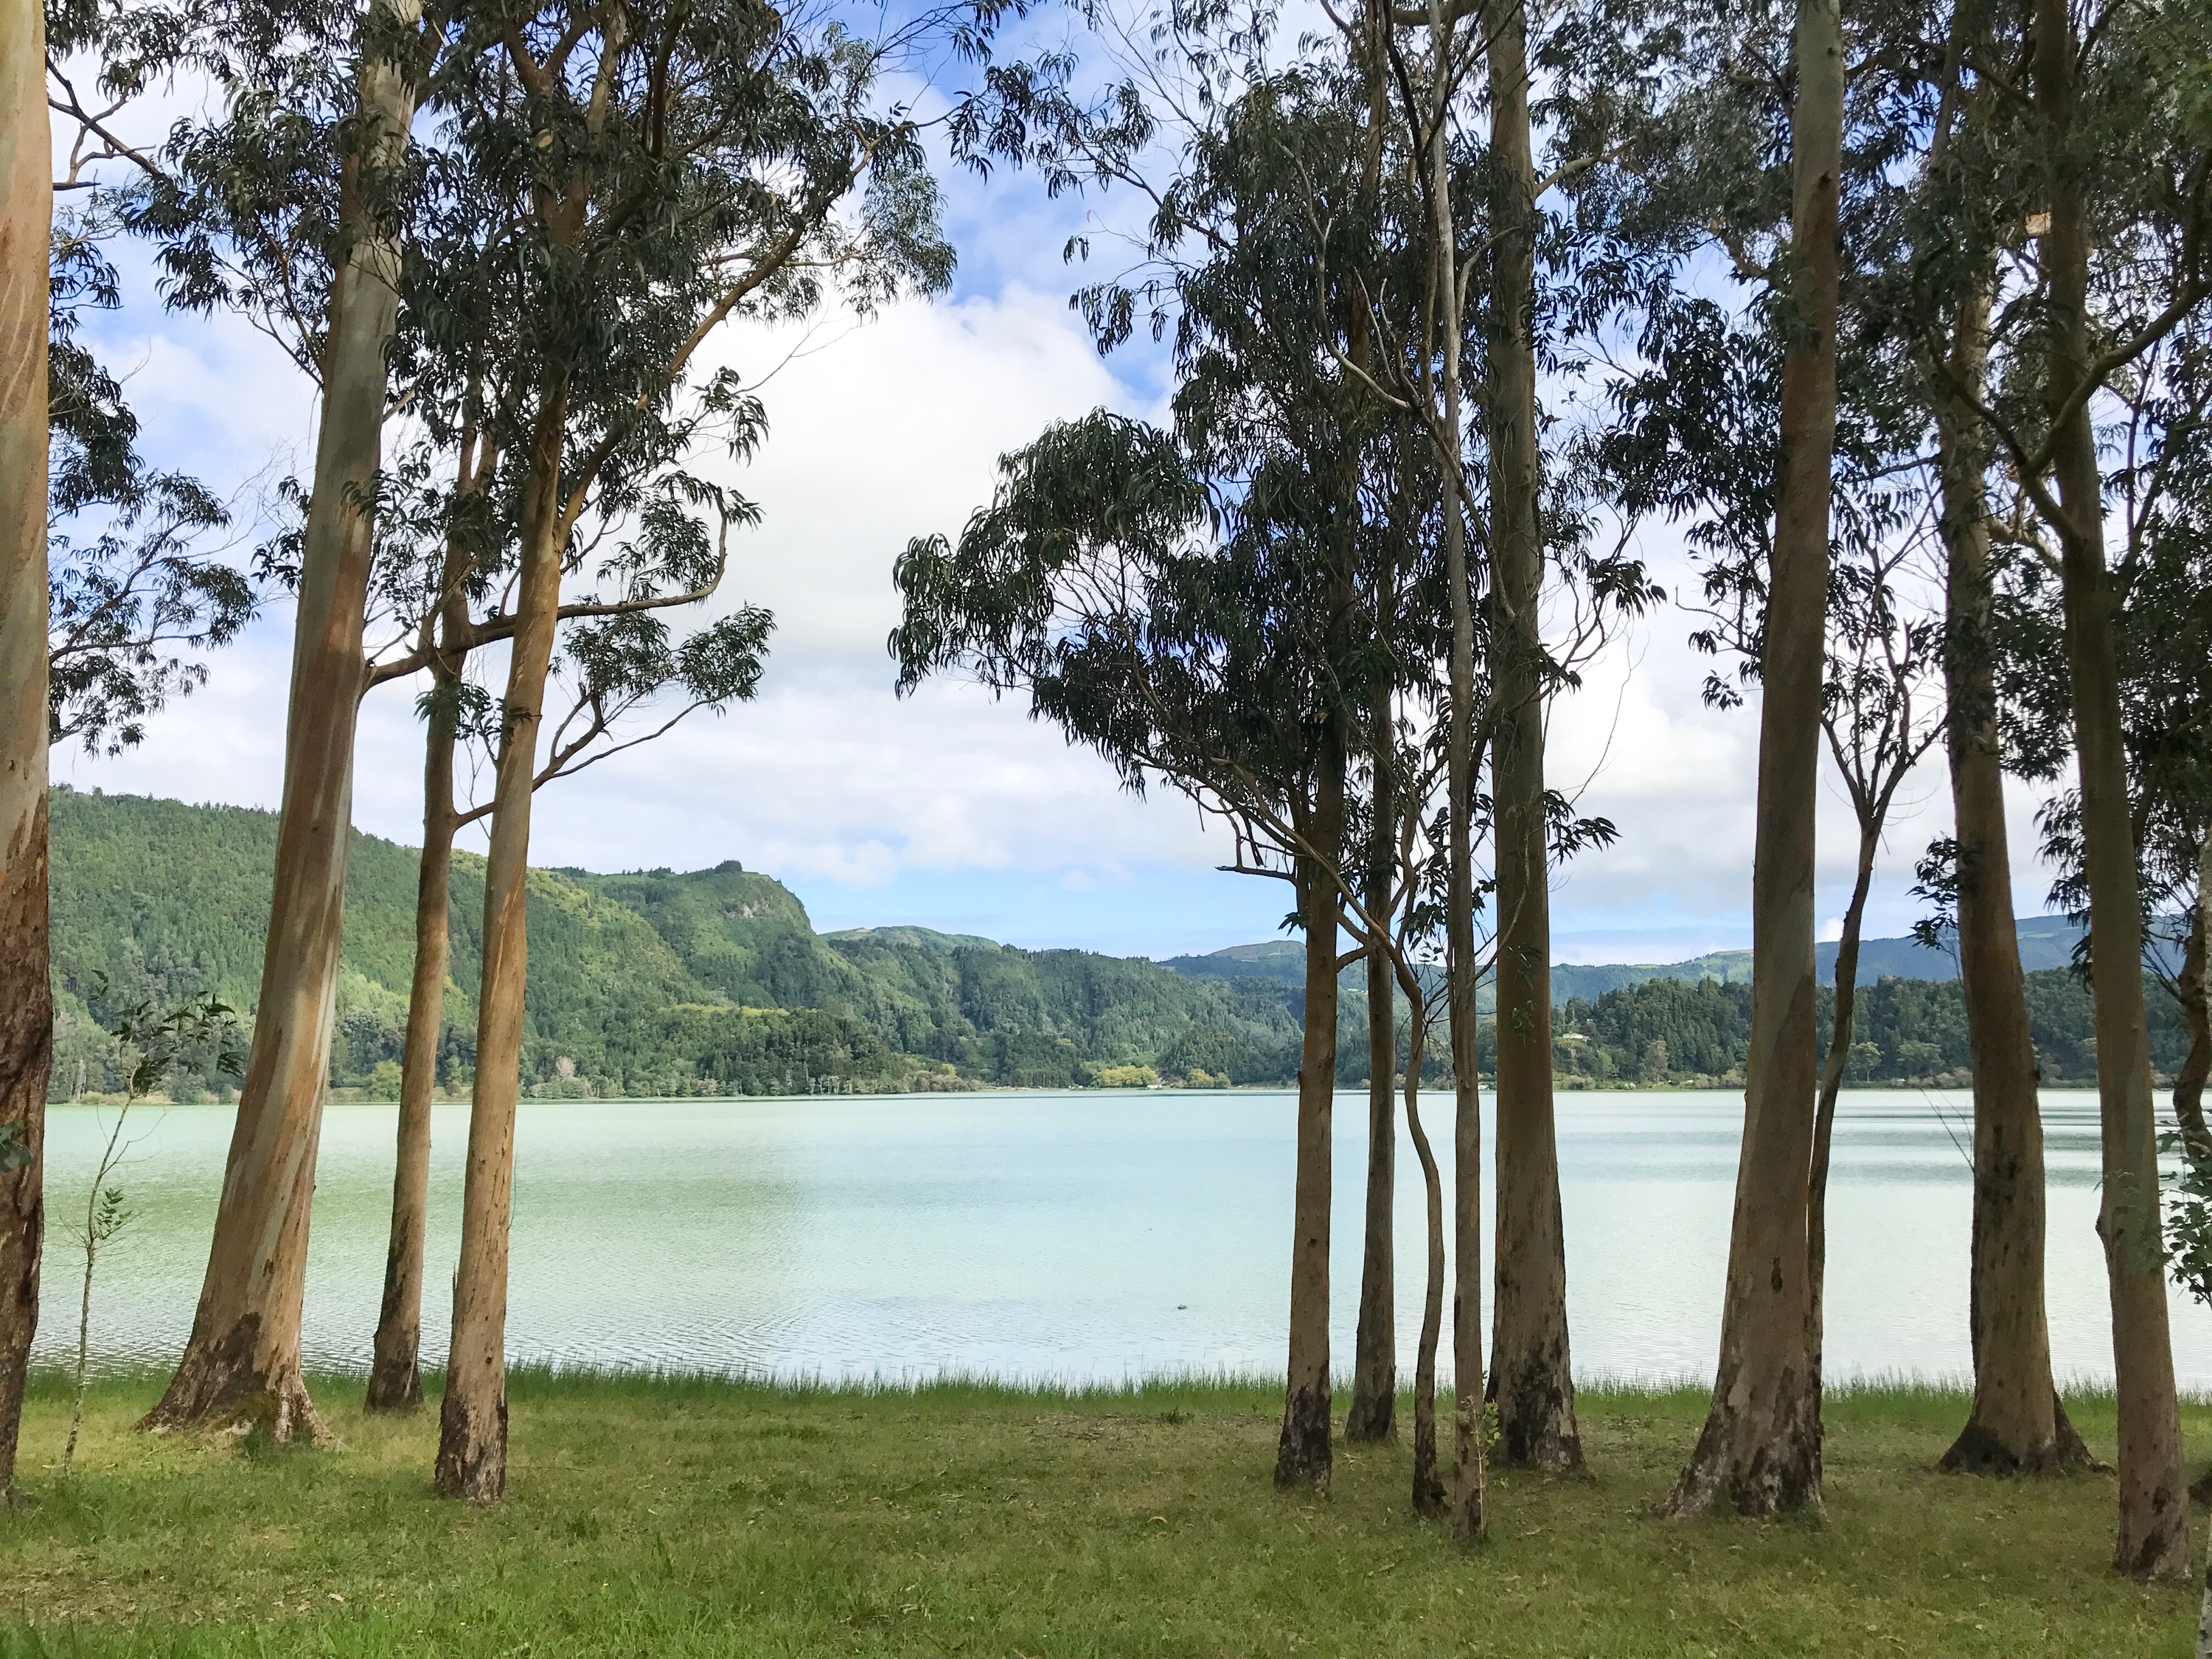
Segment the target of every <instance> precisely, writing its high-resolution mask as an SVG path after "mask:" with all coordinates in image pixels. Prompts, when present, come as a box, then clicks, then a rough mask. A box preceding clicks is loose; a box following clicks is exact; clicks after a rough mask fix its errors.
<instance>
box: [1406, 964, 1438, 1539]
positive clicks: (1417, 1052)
mask: <svg viewBox="0 0 2212 1659" xmlns="http://www.w3.org/2000/svg"><path fill="white" fill-rule="evenodd" d="M1407 996H1408V998H1409V1000H1411V1001H1412V1002H1413V1007H1414V1016H1413V1039H1412V1042H1411V1043H1410V1045H1409V1053H1408V1054H1407V1060H1406V1129H1407V1133H1409V1134H1411V1135H1412V1136H1413V1156H1414V1157H1415V1158H1419V1160H1420V1163H1421V1186H1422V1190H1423V1192H1424V1193H1425V1194H1426V1197H1427V1200H1428V1204H1427V1212H1426V1213H1427V1222H1428V1247H1429V1248H1428V1274H1427V1277H1426V1279H1425V1280H1424V1281H1423V1287H1422V1291H1421V1334H1420V1338H1419V1342H1418V1343H1417V1345H1416V1346H1415V1348H1414V1351H1413V1512H1414V1513H1415V1514H1416V1515H1431V1516H1434V1515H1442V1514H1443V1511H1444V1483H1443V1476H1442V1475H1441V1474H1439V1473H1438V1472H1437V1342H1438V1341H1439V1340H1440V1339H1441V1338H1442V1336H1443V1322H1444V1188H1443V1179H1442V1177H1441V1176H1439V1175H1438V1174H1437V1155H1436V1152H1435V1150H1434V1149H1433V1148H1432V1147H1431V1146H1430V1145H1429V1132H1428V1131H1427V1130H1426V1129H1425V1128H1423V1127H1421V1055H1422V1053H1423V1050H1424V1048H1425V1043H1424V1042H1423V1039H1422V1033H1421V1017H1420V1012H1419V1010H1420V1006H1421V1005H1420V992H1419V987H1418V984H1417V985H1416V986H1415V987H1414V988H1413V989H1412V990H1411V991H1409V992H1408V993H1407Z"/></svg>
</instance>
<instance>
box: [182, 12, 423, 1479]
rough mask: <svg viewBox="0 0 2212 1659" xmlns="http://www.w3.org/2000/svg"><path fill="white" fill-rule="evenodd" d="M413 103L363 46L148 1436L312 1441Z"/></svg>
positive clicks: (317, 1431)
mask: <svg viewBox="0 0 2212 1659" xmlns="http://www.w3.org/2000/svg"><path fill="white" fill-rule="evenodd" d="M375 3H376V5H377V7H378V8H379V9H380V12H381V14H382V15H381V16H379V17H375V18H373V19H372V20H371V21H374V22H375V23H376V24H377V25H378V26H379V27H383V28H389V27H402V28H404V27H412V26H413V25H414V24H415V23H416V22H417V21H419V19H420V17H421V15H422V7H421V0H375ZM413 96H414V95H413V92H412V89H411V88H410V84H409V82H408V81H407V79H406V77H405V76H404V75H403V74H402V73H401V72H400V71H399V70H398V68H397V67H396V66H395V65H393V64H390V63H388V62H386V61H383V60H380V59H376V58H370V57H368V55H367V53H366V52H364V56H363V61H362V69H361V87H360V94H359V104H360V112H361V116H362V127H363V130H364V133H365V137H363V139H362V149H361V150H360V151H359V152H358V154H357V155H356V157H355V158H354V159H353V160H351V161H349V162H348V164H347V178H346V179H345V181H344V184H343V189H342V192H341V194H342V206H341V213H342V216H343V221H344V223H345V225H346V228H347V229H348V231H349V234H350V235H351V238H352V247H351V252H350V253H349V256H348V258H347V260H346V263H345V264H344V265H343V267H342V268H341V269H340V270H339V272H338V275H337V280H336V283H335V284H334V286H333V288H332V290H331V332H330V339H329V343H328V344H327V345H326V347H325V353H324V362H323V405H322V424H321V430H320V433H319V435H318V439H317V443H316V452H315V474H314V489H313V495H312V498H311V500H310V502H309V506H308V510H307V532H306V541H305V544H304V547H303V550H302V552H301V574H300V597H299V614H298V623H297V626H296V629H295V635H294V644H293V655H292V685H291V701H290V711H289V721H288V724H287V727H286V731H285V746H284V787H283V800H282V807H281V811H280V816H279V817H278V820H277V829H276V882H275V886H274V889H273V890H272V893H271V896H270V914H269V938H268V945H267V947H266V951H265V953H264V957H263V959H262V970H261V992H260V998H259V1000H258V1003H257V1004H256V1006H255V1009H254V1020H253V1043H252V1052H251V1054H250V1056H249V1058H248V1060H247V1063H246V1079H245V1086H244V1087H243V1088H242V1089H241V1090H240V1092H239V1102H238V1120H237V1125H236V1128H235V1130H234V1133H233V1135H232V1138H231V1143H230V1152H229V1157H228V1161H227V1163H226V1164H225V1166H224V1170H223V1183H222V1200H221V1203H220V1206H219V1207H218V1208H217V1210H216V1225H215V1239H214V1243H213V1244H212V1246H211V1247H210V1250H209V1253H208V1267H207V1276H206V1279H205V1280H204V1284H203V1285H202V1288H201V1291H200V1300H199V1307H198V1310H197V1313H196V1314H195V1316H194V1317H193V1321H192V1333H191V1339H190V1340H189V1341H188V1342H187V1343H186V1345H185V1352H184V1357H183V1358H182V1359H181V1360H180V1361H179V1363H178V1366H177V1372H176V1376H174V1377H173V1379H172V1380H171V1382H170V1383H169V1387H168V1389H167V1392H166V1393H165V1394H164V1395H162V1396H161V1402H160V1403H159V1404H158V1405H156V1406H155V1408H154V1409H153V1411H152V1412H150V1413H148V1415H147V1418H146V1425H147V1426H149V1427H164V1426H172V1425H183V1424H189V1423H197V1422H206V1421H210V1420H213V1419H222V1420H224V1421H250V1422H252V1423H254V1424H256V1425H260V1426H262V1427H264V1428H265V1429H266V1430H267V1431H268V1432H269V1433H270V1435H271V1436H272V1437H274V1438H276V1439H277V1440H279V1441H284V1440H289V1439H290V1438H291V1437H293V1436H294V1435H295V1434H300V1433H305V1434H307V1436H309V1437H313V1438H317V1439H320V1438H322V1437H324V1431H323V1428H322V1424H321V1420H320V1419H319V1418H318V1417H317V1415H316V1413H315V1409H314V1406H313V1402H311V1401H309V1399H308V1397H307V1383H306V1379H305V1378H304V1377H303V1376H301V1370H300V1316H301V1297H302V1294H303V1292H304V1289H305V1277H306V1271H307V1218H308V1206H309V1203H310V1201H311V1200H312V1199H313V1193H314V1180H315V1149H316V1143H317V1140H318V1139H319V1135H320V1133H321V1129H322V1113H323V1103H324V1099H325V1093H326V1091H327V1089H328V1087H329V1082H330V1048H331V1016H332V1014H333V1012H335V1009H336V1006H337V972H338V945H339V933H340V928H341V925H342V921H343V914H344V907H345V881H346V855H347V852H348V845H347V843H348V841H349V836H350V833H351V829H352V823H353V756H354V735H355V723H356V716H357V714H358V710H359V707H360V702H361V696H362V690H363V688H364V686H365V684H366V680H367V665H366V662H365V659H364V658H363V655H362V629H363V627H364V625H365V620H366V611H367V605H368V581H369V568H370V563H371V559H372V553H373V547H372V542H373V531H374V526H373V525H372V523H371V521H370V518H369V515H368V511H367V510H366V507H365V505H364V503H365V501H367V500H368V498H369V495H370V494H371V492H372V491H373V489H374V483H375V479H376V476H377V472H378V470H379V468H380V465H381V458H382V448H383V442H382V441H383V428H384V405H385V398H386V362H385V353H386V348H387V347H388V345H389V344H390V343H391V339H392V325H393V321H394V319H395V317H396V315H397V312H398V294H397V292H396V289H395V284H396V283H397V282H398V270H399V254H398V247H397V246H396V245H395V243H394V241H393V240H392V236H391V235H390V234H389V232H388V230H387V229H386V227H385V226H384V225H383V223H382V222H380V219H379V217H378V216H377V215H376V213H375V212H374V210H373V209H372V207H371V205H370V204H371V202H372V201H373V200H374V197H375V196H376V195H377V194H378V192H377V191H375V190H374V189H372V188H370V186H369V184H368V181H367V180H364V179H363V178H362V173H363V172H365V171H366V172H369V173H372V174H373V173H375V172H377V171H380V170H382V169H383V168H385V167H388V166H390V165H392V164H393V163H394V162H396V161H397V160H398V156H399V154H400V153H401V151H402V150H403V149H404V145H405V143H406V135H407V130H408V126H409V125H410V122H411V121H412V119H413V116H414V101H413Z"/></svg>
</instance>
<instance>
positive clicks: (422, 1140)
mask: <svg viewBox="0 0 2212 1659" xmlns="http://www.w3.org/2000/svg"><path fill="white" fill-rule="evenodd" d="M478 436H479V435H478V432H477V428H475V427H474V426H473V425H471V427H470V428H469V429H468V430H467V432H466V433H465V435H464V436H463V438H462V441H461V446H460V450H461V459H460V477H459V480H458V482H457V483H456V485H455V488H454V495H455V496H456V506H457V510H458V508H459V501H460V498H463V497H472V496H479V495H482V493H483V488H484V485H485V483H487V481H488V480H489V477H490V475H491V471H492V468H493V465H494V463H495V447H494V446H492V445H490V444H489V443H486V444H485V446H484V447H483V451H482V453H479V451H478V448H477V442H478ZM473 562H474V561H473V560H472V558H471V555H470V552H469V548H468V544H467V541H466V538H465V536H464V535H463V533H462V531H461V528H460V526H459V523H458V522H456V524H455V525H454V526H453V527H452V528H451V529H449V530H448V532H447V538H446V552H445V559H444V562H443V565H442V568H441V569H440V571H439V576H438V581H439V587H438V599H439V602H438V606H437V611H436V614H435V617H434V618H433V619H432V622H431V624H430V625H431V626H432V627H433V628H435V629H437V630H438V633H437V634H436V635H435V638H436V639H437V641H438V642H439V648H438V650H437V652H436V653H435V654H434V655H433V657H432V659H431V662H430V674H431V679H432V688H431V695H430V699H429V707H428V720H427V725H428V734H427V736H426V737H425V738H424V741H423V748H422V868H421V871H420V872H419V873H418V875H417V876H416V884H415V976H414V982H413V984H412V985H411V986H410V988H409V993H408V999H407V1048H406V1053H405V1054H404V1058H403V1059H402V1060H401V1063H400V1071H399V1145H398V1158H396V1159H395V1161H394V1164H393V1168H392V1237H391V1241H390V1243H389V1244H388V1245H387V1246H386V1249H385V1256H384V1302H383V1305H382V1307H381V1308H380V1310H379V1311H378V1314H377V1320H376V1343H375V1349H374V1358H373V1360H372V1361H371V1362H370V1365H369V1371H368V1399H367V1401H366V1402H365V1403H366V1405H367V1407H368V1409H369V1410H370V1411H373V1412H374V1411H385V1412H404V1411H413V1410H414V1409H415V1408H416V1407H417V1406H419V1405H421V1404H422V1363H421V1353H422V1249H423V1240H424V1238H425V1237H426V1236H427V1233H428V1227H429V1214H430V1108H431V1103H432V1102H433V1099H434V1098H435V1095H436V1092H437V1085H438V1042H439V1039H440V1037H441V1036H443V1034H444V1031H445V1018H446V973H447V966H448V964H449V962H450V959H451V957H452V953H453V942H452V920H453V918H452V908H453V906H452V900H451V894H452V890H453V839H454V836H456V835H457V834H458V833H459V829H460V814H459V811H458V810H456V808H455V807H454V805H453V747H454V744H455V742H456V740H457V739H458V738H459V725H460V689H461V670H462V667H463V665H465V662H466V659H467V647H466V646H465V645H464V644H463V643H462V641H463V639H464V637H465V635H466V633H467V629H468V625H469V610H468V595H467V586H466V584H467V580H468V575H469V571H470V569H471V566H472V564H473Z"/></svg>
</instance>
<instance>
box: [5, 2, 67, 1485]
mask: <svg viewBox="0 0 2212 1659" xmlns="http://www.w3.org/2000/svg"><path fill="white" fill-rule="evenodd" d="M45 65H46V14H45V12H44V10H43V9H41V7H40V5H39V4H38V3H36V0H0V860H4V862H0V1498H5V1496H6V1495H7V1493H8V1492H9V1489H10V1487H11V1486H12V1485H13V1483H14V1480H15V1443H16V1436H17V1433H18V1431H19V1430H20V1429H21V1424H22V1413H23V1379H24V1375H25V1372H26V1371H27V1369H28V1366H29V1364H30V1357H31V1338H32V1336H33V1334H35V1332H36V1331H37V1329H38V1323H39V1244H40V1238H41V1237H42V1236H43V1234H44V1231H45V1220H46V1208H45V1201H44V1196H43V1194H44V1180H45V1150H46V1079H47V1075H48V1073H50V1072H51V1071H52V1068H53V1058H54V1054H53V1036H54V1012H53V994H52V989H51V988H50V987H49V984H48V981H47V977H46V974H47V960H48V945H47V931H46V457H47V411H46V250H47V245H48V238H49V235H50V234H51V231H52V223H53V189H52V179H51V174H50V173H49V168H50V167H51V166H52V146H51V140H50V138H49V137H48V131H47V117H46V68H45Z"/></svg>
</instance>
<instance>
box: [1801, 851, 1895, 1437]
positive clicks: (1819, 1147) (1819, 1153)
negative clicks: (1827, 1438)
mask: <svg viewBox="0 0 2212 1659" xmlns="http://www.w3.org/2000/svg"><path fill="white" fill-rule="evenodd" d="M1880 847H1881V821H1880V819H1879V818H1876V819H1875V820H1873V821H1871V822H1862V823H1860V825H1859V858H1858V869H1857V876H1856V877H1855V878H1854V879H1853V881H1852V883H1851V898H1850V903H1849V904H1847V905H1845V906H1844V933H1843V938H1842V939H1840V940H1838V942H1837V945H1836V1018H1835V1022H1834V1024H1833V1026H1832V1029H1831V1030H1830V1031H1829V1033H1828V1054H1827V1059H1826V1061H1825V1062H1824V1063H1823V1064H1822V1066H1821V1067H1820V1104H1819V1106H1818V1107H1817V1108H1816V1109H1815V1110H1814V1115H1813V1172H1812V1176H1811V1177H1810V1178H1809V1180H1808V1182H1807V1187H1806V1200H1805V1217H1806V1225H1805V1241H1806V1243H1805V1256H1806V1261H1807V1263H1808V1267H1807V1271H1806V1274H1805V1285H1806V1297H1807V1299H1808V1303H1809V1304H1810V1306H1809V1307H1808V1311H1807V1313H1806V1317H1805V1351H1806V1352H1807V1354H1808V1356H1810V1358H1811V1360H1812V1374H1813V1408H1814V1411H1815V1412H1816V1413H1817V1412H1818V1411H1819V1410H1820V1379H1821V1373H1822V1370H1823V1367H1824V1365H1825V1364H1826V1355H1825V1352H1824V1348H1823V1345H1824V1343H1825V1342H1826V1336H1827V1330H1826V1320H1827V1301H1828V1155H1829V1151H1830V1149H1831V1148H1832V1146H1834V1144H1835V1139H1836V1097H1838V1095H1840V1094H1841V1093H1842V1092H1843V1089H1844V1067H1845V1066H1848V1065H1850V1058H1851V1026H1852V1024H1853V1020H1854V1013H1855V1010H1856V1007H1857V1002H1858V985H1859V933H1860V929H1861V927H1862V926H1863V924H1864V922H1865V921H1866V902H1867V891H1868V890H1869V888H1870V887H1871V886H1872V885H1873V884H1874V859H1875V852H1876V851H1877V850H1878V849H1879V848H1880Z"/></svg>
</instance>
